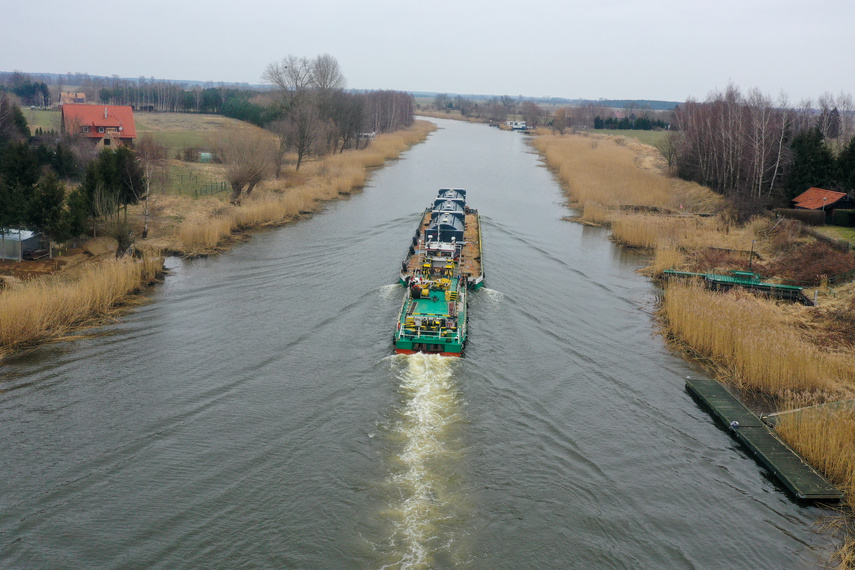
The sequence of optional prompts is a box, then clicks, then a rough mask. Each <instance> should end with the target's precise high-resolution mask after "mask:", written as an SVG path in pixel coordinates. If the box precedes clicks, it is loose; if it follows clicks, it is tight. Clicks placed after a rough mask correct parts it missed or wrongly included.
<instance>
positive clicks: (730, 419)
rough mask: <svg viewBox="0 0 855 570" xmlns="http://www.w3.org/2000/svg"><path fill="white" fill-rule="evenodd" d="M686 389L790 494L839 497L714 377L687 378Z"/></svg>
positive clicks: (822, 498) (823, 498) (821, 498)
mask: <svg viewBox="0 0 855 570" xmlns="http://www.w3.org/2000/svg"><path fill="white" fill-rule="evenodd" d="M686 390H688V391H689V393H690V394H691V395H692V396H694V397H695V398H696V399H697V400H698V401H699V402H700V403H701V404H703V405H704V406H705V407H706V408H708V409H709V410H710V412H712V414H713V416H714V417H715V418H716V419H718V420H719V421H720V422H721V423H722V424H723V425H724V426H725V427H727V428H729V429H730V430H731V433H732V434H733V435H734V437H736V439H738V440H739V442H740V443H742V445H744V446H745V447H746V448H748V450H749V451H751V453H752V454H753V455H754V457H755V458H756V459H757V460H758V461H759V462H760V463H762V464H763V465H764V466H765V467H766V468H767V469H769V471H771V472H772V473H773V474H774V475H775V477H777V478H778V480H779V481H780V482H781V484H783V485H784V487H786V488H787V490H789V491H790V492H791V493H792V494H793V495H795V496H796V497H797V498H799V499H803V500H808V501H839V500H841V499H842V498H843V493H841V492H840V491H839V490H838V489H837V488H836V487H835V486H834V485H832V484H831V483H829V482H828V480H827V479H825V477H823V476H822V475H820V474H819V473H817V471H816V470H815V469H814V468H813V467H811V466H810V465H808V464H807V463H806V462H805V460H804V459H802V458H801V456H799V454H798V453H796V452H795V451H793V450H792V449H791V448H790V447H789V446H788V445H787V444H786V443H784V442H783V441H781V439H779V438H778V436H777V435H775V433H774V432H773V431H772V430H771V429H770V428H769V427H768V426H767V425H766V424H764V423H763V422H762V421H761V420H760V418H758V417H757V416H755V415H754V414H753V413H751V410H749V409H748V408H746V407H745V406H744V405H743V404H742V402H740V401H739V400H737V399H736V398H735V397H734V396H733V395H732V394H731V393H730V392H728V391H727V390H726V389H725V388H724V386H722V385H721V384H719V383H718V382H716V381H715V380H710V379H705V378H688V379H687V380H686Z"/></svg>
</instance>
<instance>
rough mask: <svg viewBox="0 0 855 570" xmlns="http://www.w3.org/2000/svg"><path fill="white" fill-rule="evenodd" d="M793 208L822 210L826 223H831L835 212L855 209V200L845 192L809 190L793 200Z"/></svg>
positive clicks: (819, 189) (820, 189) (821, 189)
mask: <svg viewBox="0 0 855 570" xmlns="http://www.w3.org/2000/svg"><path fill="white" fill-rule="evenodd" d="M793 208H795V209H797V210H821V211H823V212H825V222H826V223H828V222H830V221H831V218H832V216H833V214H834V210H852V209H855V198H853V197H852V196H850V195H849V194H846V193H844V192H835V191H834V190H825V189H823V188H808V189H807V190H805V191H804V192H802V193H801V194H799V195H798V196H796V197H795V198H793Z"/></svg>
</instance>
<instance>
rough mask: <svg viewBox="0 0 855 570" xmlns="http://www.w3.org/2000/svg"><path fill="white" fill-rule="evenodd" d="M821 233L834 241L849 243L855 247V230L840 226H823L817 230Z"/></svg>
mask: <svg viewBox="0 0 855 570" xmlns="http://www.w3.org/2000/svg"><path fill="white" fill-rule="evenodd" d="M816 230H817V231H818V232H819V233H822V234H825V235H827V236H829V237H832V238H834V239H840V240H844V241H848V242H849V243H851V244H852V245H853V246H855V228H841V227H838V226H822V227H820V228H816Z"/></svg>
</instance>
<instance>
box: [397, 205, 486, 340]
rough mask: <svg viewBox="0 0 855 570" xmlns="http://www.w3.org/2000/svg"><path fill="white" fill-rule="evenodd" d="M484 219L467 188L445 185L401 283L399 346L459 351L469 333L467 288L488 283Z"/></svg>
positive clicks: (404, 265)
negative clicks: (471, 202)
mask: <svg viewBox="0 0 855 570" xmlns="http://www.w3.org/2000/svg"><path fill="white" fill-rule="evenodd" d="M482 253H483V252H482V249H481V223H480V218H479V216H478V210H475V209H472V208H469V207H468V206H466V191H465V190H463V189H459V188H455V189H443V190H440V191H439V193H438V195H437V198H436V200H434V202H433V204H432V205H431V206H429V207H428V208H427V209H425V211H424V213H423V214H422V217H421V220H420V221H419V225H418V227H417V228H416V232H415V235H414V236H413V238H412V243H411V245H410V247H409V251H408V252H407V256H406V257H405V259H404V260H403V262H401V272H400V275H399V278H398V281H399V283H401V284H402V285H404V287H405V288H406V295H405V296H404V302H403V304H402V306H401V311H400V313H399V314H398V324H397V327H396V329H395V352H396V353H398V354H413V353H416V352H425V353H431V354H441V355H443V356H460V355H461V354H462V352H463V347H464V345H465V344H466V337H467V314H466V311H467V303H466V301H467V293H468V292H469V291H470V290H475V289H478V288H480V287H483V286H484V270H483V265H482Z"/></svg>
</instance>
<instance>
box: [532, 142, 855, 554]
mask: <svg viewBox="0 0 855 570" xmlns="http://www.w3.org/2000/svg"><path fill="white" fill-rule="evenodd" d="M532 144H533V146H534V147H535V148H536V149H537V150H538V152H539V153H540V154H541V155H542V156H543V157H544V159H545V161H546V163H547V165H548V166H549V168H550V169H552V170H553V171H554V172H555V173H556V176H557V177H558V178H559V180H560V181H561V183H562V185H563V186H564V188H565V190H566V192H567V194H568V201H569V202H570V206H571V207H573V208H574V209H578V210H580V211H581V214H580V215H579V216H578V217H576V218H573V219H574V221H578V222H581V223H586V224H592V225H602V226H608V227H610V228H611V230H612V239H613V240H614V241H616V242H618V243H621V244H623V245H625V246H629V247H635V248H644V249H647V250H649V251H650V252H651V258H652V263H651V266H650V267H648V268H647V269H646V273H647V274H648V275H649V276H650V277H651V278H653V279H659V278H660V277H661V275H662V272H663V271H664V270H665V269H668V268H675V269H679V270H683V271H693V272H718V273H721V272H726V271H730V270H748V269H751V270H754V271H757V272H758V273H761V274H763V275H764V276H765V277H767V278H771V279H776V280H778V281H787V282H793V281H796V282H798V281H804V282H806V283H807V282H809V284H810V288H808V289H807V290H806V293H807V295H808V296H809V297H810V298H812V299H813V298H815V299H816V300H817V306H816V307H804V306H801V305H793V304H786V303H782V302H776V301H773V300H769V299H764V298H758V297H755V296H753V295H751V294H747V293H740V292H733V293H727V294H722V293H717V292H711V291H708V290H706V289H703V288H701V287H699V286H697V285H694V284H681V283H663V288H664V293H663V301H662V305H661V309H660V326H661V330H662V333H663V335H664V336H665V338H666V339H668V341H669V342H670V344H671V345H672V346H674V347H675V348H677V349H679V350H681V351H683V352H684V353H685V354H686V356H687V357H689V358H692V359H695V360H697V361H698V362H700V363H701V364H702V365H704V366H705V367H706V368H708V369H709V370H710V372H711V373H712V374H713V375H715V376H716V377H717V378H718V379H719V380H721V381H723V382H725V383H727V384H728V385H730V386H731V388H732V389H733V390H734V391H735V392H737V393H739V394H742V395H743V396H744V398H745V399H746V400H750V401H751V403H752V405H754V406H755V408H757V407H758V406H759V407H762V408H763V409H762V410H761V409H757V410H756V411H767V412H768V411H786V410H793V409H797V408H803V407H805V406H813V405H816V404H823V403H827V402H836V401H840V400H845V399H851V398H855V284H853V283H851V282H849V283H845V282H844V283H839V284H836V285H832V286H829V282H831V281H830V280H828V279H823V278H822V277H821V276H822V275H825V276H830V275H835V274H837V273H845V272H846V271H848V270H850V268H852V267H855V258H853V254H852V253H851V252H846V253H844V252H841V251H839V250H835V249H834V248H833V247H831V246H829V245H827V244H826V243H825V242H821V241H818V240H817V239H816V238H815V237H814V236H812V235H810V234H809V233H807V232H805V231H803V229H802V228H801V226H800V225H798V224H796V223H792V222H790V221H787V220H784V221H780V220H775V219H771V218H766V217H755V218H752V219H751V220H748V221H746V222H741V221H739V217H740V216H739V212H737V211H735V210H734V208H733V207H732V206H731V205H730V204H728V203H727V202H726V201H725V200H724V199H723V198H722V197H721V196H718V195H716V194H714V193H713V192H711V191H710V190H708V189H706V188H703V187H700V186H698V185H696V184H692V183H688V182H685V181H681V180H677V179H674V178H669V177H668V176H666V175H665V174H664V173H665V171H666V168H665V164H664V160H663V159H662V158H661V157H660V156H659V154H658V151H656V149H654V148H652V147H649V146H647V145H643V144H640V143H636V142H633V141H629V140H627V139H623V138H619V137H610V136H603V135H565V136H558V135H541V136H538V137H536V138H534V139H533V141H532ZM783 418H784V419H783V421H782V423H781V426H780V427H779V433H780V434H781V436H782V437H783V438H784V439H785V440H786V441H787V442H788V443H789V444H790V445H791V446H793V447H794V448H795V449H797V450H798V451H799V452H800V453H801V454H802V455H803V456H804V457H805V458H807V459H808V461H810V462H811V463H812V464H813V465H814V466H815V467H817V468H818V469H820V470H821V471H822V472H823V473H824V474H825V475H826V476H828V477H829V478H830V479H831V480H832V481H834V483H835V484H837V485H838V487H839V488H841V489H842V490H843V491H844V493H845V495H846V504H847V505H848V507H849V509H850V513H851V510H852V509H853V508H855V451H853V450H855V411H853V408H845V407H822V408H812V409H811V410H810V411H809V412H808V413H798V414H791V415H786V416H783ZM838 558H839V562H840V564H841V565H842V566H845V567H849V566H851V565H852V564H853V563H854V562H855V540H853V535H852V533H851V532H850V533H849V538H848V539H847V540H846V542H845V544H844V546H843V547H842V548H841V550H840V552H839V553H838Z"/></svg>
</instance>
